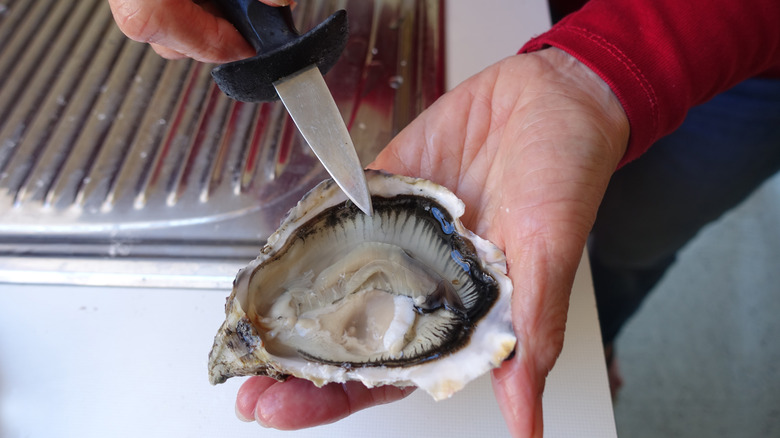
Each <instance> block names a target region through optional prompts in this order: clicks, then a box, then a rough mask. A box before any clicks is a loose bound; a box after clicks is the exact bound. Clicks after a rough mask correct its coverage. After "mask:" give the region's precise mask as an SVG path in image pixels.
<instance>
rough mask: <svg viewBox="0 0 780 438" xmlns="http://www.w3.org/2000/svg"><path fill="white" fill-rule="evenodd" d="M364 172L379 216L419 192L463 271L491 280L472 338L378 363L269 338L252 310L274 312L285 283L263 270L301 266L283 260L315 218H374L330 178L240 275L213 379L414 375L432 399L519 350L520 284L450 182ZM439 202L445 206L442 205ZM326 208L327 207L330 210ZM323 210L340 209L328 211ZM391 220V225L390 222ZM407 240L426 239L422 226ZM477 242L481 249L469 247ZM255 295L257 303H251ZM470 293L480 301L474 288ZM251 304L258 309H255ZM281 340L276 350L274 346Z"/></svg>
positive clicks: (370, 381) (217, 344)
mask: <svg viewBox="0 0 780 438" xmlns="http://www.w3.org/2000/svg"><path fill="white" fill-rule="evenodd" d="M366 176H367V180H368V183H369V189H370V191H371V194H372V197H373V199H374V206H375V213H374V215H373V216H372V217H371V218H372V220H374V219H375V220H378V219H379V218H381V217H383V207H382V205H383V202H385V201H383V200H386V199H407V200H408V199H418V200H421V201H422V202H423V204H424V206H423V207H422V208H418V210H419V211H421V212H422V213H421V214H423V215H427V217H426V218H424V220H427V221H428V222H433V221H434V220H435V223H436V224H437V225H438V226H439V230H438V231H439V234H441V235H442V236H445V235H447V236H449V237H446V238H447V239H449V240H445V241H444V243H445V244H446V245H445V248H444V250H445V251H446V252H445V254H446V257H447V258H450V259H451V260H450V261H449V263H450V264H452V262H454V263H455V264H456V265H457V266H462V267H465V268H466V269H465V270H463V271H464V272H465V274H464V272H461V273H460V274H458V275H471V276H474V275H477V276H481V277H483V278H485V279H486V281H488V282H491V281H492V282H493V284H494V291H493V292H492V295H491V296H490V298H483V297H480V298H479V299H480V300H483V299H486V300H488V301H492V302H487V303H481V304H480V305H481V306H482V308H481V309H479V310H478V311H473V312H471V313H473V314H474V315H471V316H474V319H475V320H473V321H468V322H467V323H466V325H464V326H463V328H462V332H463V333H467V334H468V336H465V341H458V342H455V343H454V347H453V345H448V346H447V348H442V350H443V351H437V352H436V354H433V355H432V354H428V355H427V356H425V357H418V358H416V359H415V360H412V361H411V362H409V363H407V362H405V360H407V359H409V358H411V357H412V356H414V355H411V354H410V355H406V356H404V355H402V356H401V357H400V358H399V357H397V354H396V356H392V355H389V356H388V354H385V359H383V360H373V361H372V362H371V363H370V364H361V363H354V361H344V362H339V361H335V362H334V361H331V363H327V362H328V361H321V360H316V359H312V358H308V359H307V358H306V357H301V356H300V355H296V354H288V353H289V351H279V349H278V348H276V347H274V348H271V346H272V343H273V342H274V340H273V339H272V338H270V337H269V331H268V327H265V324H264V323H263V322H260V319H261V318H262V315H257V314H256V313H258V312H255V311H253V310H252V309H257V308H263V309H265V310H263V311H266V312H267V311H268V307H269V306H270V305H272V304H273V301H274V300H278V298H277V296H279V293H280V292H279V291H275V289H277V287H275V286H274V287H270V286H269V280H268V279H267V278H264V277H263V275H265V272H266V271H268V270H269V269H268V267H269V266H270V265H269V264H271V263H287V264H286V265H284V266H283V267H282V269H275V271H277V272H279V271H282V272H286V271H289V269H288V268H289V267H290V266H294V265H295V263H296V261H295V260H292V258H290V257H288V258H290V259H291V260H290V261H289V262H285V261H284V257H285V253H286V252H287V251H288V250H289V248H290V246H291V245H301V244H302V242H304V241H306V239H307V237H306V236H307V233H311V230H310V229H309V228H308V227H310V226H311V225H310V224H311V223H312V222H317V220H319V223H335V222H334V221H337V220H336V219H334V218H339V217H358V218H359V219H360V220H364V221H365V220H368V217H367V216H364V215H363V214H362V213H360V212H359V210H358V209H357V208H356V207H355V206H354V205H352V204H351V203H350V202H349V201H348V200H347V198H346V196H345V195H344V193H343V192H342V191H341V189H340V188H339V187H338V186H337V185H336V184H335V183H333V181H331V180H326V181H324V182H323V183H321V184H319V185H318V186H317V187H315V188H314V189H312V190H311V191H310V192H309V193H308V194H307V195H306V196H304V198H303V199H302V200H301V201H300V202H299V203H298V205H297V206H296V207H294V208H293V209H291V210H290V212H289V213H288V214H287V216H286V218H285V219H284V220H283V221H282V224H281V226H280V227H279V229H278V230H277V231H276V232H275V233H274V234H273V235H271V236H270V237H269V239H268V242H267V244H266V245H265V247H264V248H263V249H262V253H261V254H260V256H259V257H258V258H257V259H255V260H254V261H253V262H251V263H250V264H249V265H248V266H247V267H246V268H244V269H242V270H241V271H240V272H239V273H238V275H237V276H236V279H235V281H234V287H233V291H232V293H231V294H230V296H229V298H228V300H227V304H226V307H225V311H226V315H227V318H226V320H225V322H224V323H223V324H222V327H220V329H219V331H218V333H217V336H216V338H215V341H214V346H213V348H212V351H211V353H210V355H209V379H210V381H211V383H212V384H216V383H222V382H224V381H225V380H227V379H228V378H230V377H233V376H244V375H265V376H270V377H273V378H276V379H279V380H283V379H285V378H287V377H288V376H290V375H292V376H296V377H299V378H304V379H308V380H310V381H312V382H314V383H315V384H316V385H317V386H322V385H324V384H326V383H329V382H345V381H347V380H357V381H361V382H363V384H365V385H366V386H368V387H373V386H379V385H385V384H392V385H396V386H410V385H415V386H418V387H420V388H422V389H424V390H425V391H426V392H428V393H429V394H430V395H431V396H432V397H433V398H434V399H436V400H441V399H444V398H448V397H450V396H451V395H452V394H453V393H455V392H456V391H458V390H460V389H461V388H463V387H464V386H465V385H466V384H467V383H468V382H469V381H471V380H473V379H475V378H477V377H479V376H480V375H482V374H484V373H486V372H488V371H489V370H490V369H492V368H494V367H497V366H499V365H500V364H501V362H502V361H503V360H504V359H506V358H507V357H508V356H509V355H510V354H511V353H512V351H513V350H514V347H515V343H516V338H515V335H514V333H513V330H512V323H511V317H510V297H511V293H512V284H511V281H510V280H509V278H508V277H507V276H506V275H505V274H506V259H505V256H504V254H503V253H502V252H501V250H499V249H498V248H497V247H496V246H495V245H493V244H492V243H490V242H488V241H486V240H484V239H482V238H480V237H479V236H477V235H475V234H473V233H472V232H470V231H468V230H467V229H465V228H464V227H463V225H462V224H461V222H460V220H459V217H460V216H462V215H463V212H464V204H463V202H462V201H461V200H460V199H458V198H457V197H456V196H455V195H454V194H453V193H451V192H450V191H449V190H447V189H446V188H444V187H442V186H439V185H437V184H435V183H433V182H430V181H427V180H422V179H415V178H409V177H403V176H397V175H389V174H386V173H383V172H378V171H367V173H366ZM431 205H434V206H437V207H436V208H435V210H437V211H436V212H435V214H434V212H433V211H432V210H433V209H432V208H431V207H430V206H431ZM325 211H328V212H329V213H324V212H325ZM442 212H444V214H442ZM323 215H333V216H330V218H329V219H323V217H324V216H323ZM318 218H319V219H318ZM432 218H433V219H432ZM338 220H340V219H338ZM307 224H308V225H307ZM384 225H385V227H387V224H384ZM407 237H408V236H407ZM394 238H397V237H394ZM342 240H349V239H346V238H343V239H342V238H339V239H337V241H338V242H341V241H342ZM407 240H408V241H410V242H411V241H413V240H419V236H417V237H413V238H409V239H407ZM296 242H297V243H296ZM447 245H449V246H447ZM456 245H460V246H457V248H460V249H461V251H458V250H457V248H456ZM464 248H465V249H464ZM308 250H309V249H308V248H307V251H308ZM469 250H470V251H472V252H473V254H471V255H469V254H465V255H464V254H461V252H463V251H469ZM299 269H302V268H299ZM469 269H470V270H469ZM287 275H288V276H301V275H303V272H294V271H293V272H289V273H288V274H287ZM444 276H447V274H444ZM486 276H487V277H486ZM448 278H449V277H448ZM452 282H453V284H458V283H459V280H457V279H455V278H453V279H452ZM255 294H258V295H255ZM263 294H273V295H274V296H272V297H270V298H269V299H270V300H271V303H270V304H269V303H266V304H262V305H258V304H257V303H258V302H263V300H264V299H265V298H263V297H264V295H263ZM489 295H490V294H489ZM250 300H251V301H252V302H253V303H254V304H252V305H250V304H249V303H250ZM468 300H469V301H473V300H472V298H468ZM417 302H418V303H419V302H420V300H418V301H417ZM470 305H471V304H470ZM250 308H251V309H250ZM448 309H449V307H448ZM247 310H250V311H249V312H248V313H250V315H248V314H247ZM417 310H419V309H417ZM260 313H262V311H261V312H260ZM418 313H419V312H418ZM266 319H267V318H266ZM463 337H464V336H461V338H463ZM264 339H265V340H266V341H265V342H264ZM304 341H305V339H304ZM274 349H275V350H276V351H274V352H271V351H269V350H274ZM327 354H328V353H327V352H325V353H322V355H327ZM393 358H395V359H393Z"/></svg>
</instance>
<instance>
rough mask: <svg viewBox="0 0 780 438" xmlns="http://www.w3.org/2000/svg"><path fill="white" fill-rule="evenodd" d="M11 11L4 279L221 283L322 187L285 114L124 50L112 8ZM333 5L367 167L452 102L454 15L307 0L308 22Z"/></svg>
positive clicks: (3, 28) (351, 111) (38, 3)
mask: <svg viewBox="0 0 780 438" xmlns="http://www.w3.org/2000/svg"><path fill="white" fill-rule="evenodd" d="M3 5H4V7H2V8H0V281H14V282H19V281H23V282H58V283H59V282H66V283H67V282H72V283H88V284H139V285H141V284H146V285H156V284H157V283H155V282H154V281H152V282H151V283H149V282H148V281H147V280H148V278H149V276H148V275H147V277H144V272H143V271H145V270H148V268H149V267H151V266H154V270H155V271H156V272H158V273H159V272H166V274H167V275H168V276H169V277H171V278H176V279H178V280H177V281H180V282H181V285H182V286H188V285H190V286H193V287H195V286H197V285H203V284H212V282H204V281H202V280H198V279H197V277H198V276H201V277H203V276H205V277H208V278H211V277H209V276H213V275H216V274H215V272H216V271H219V272H220V274H219V275H223V274H224V271H225V269H224V266H225V265H226V264H227V265H228V266H232V264H235V266H240V265H242V264H243V263H244V262H246V261H247V260H248V259H251V258H253V257H254V256H255V254H256V253H257V251H258V249H259V248H260V246H261V245H262V244H263V243H264V241H265V239H266V238H267V236H268V235H269V234H270V233H271V232H272V231H273V230H274V229H275V228H276V225H277V224H278V223H279V221H280V219H281V217H282V216H283V215H284V213H285V212H286V211H287V210H288V209H289V208H290V207H292V205H293V204H294V203H295V202H296V201H297V200H298V199H299V198H300V197H301V196H302V195H303V194H304V193H305V192H306V191H307V190H308V189H310V188H311V187H313V186H314V185H315V184H316V183H317V182H319V181H320V180H322V179H324V178H325V177H326V176H327V174H326V173H325V171H324V170H323V169H322V167H321V165H320V164H319V162H318V161H317V159H316V157H314V156H313V154H312V153H311V152H310V150H309V148H308V147H306V145H305V143H304V142H303V139H302V138H301V137H300V136H299V134H298V133H297V130H296V129H295V126H294V125H293V124H292V122H291V121H290V119H289V118H288V116H287V114H286V112H285V111H284V108H283V107H282V106H281V104H280V103H278V102H276V103H265V104H246V103H240V102H235V101H231V100H230V99H228V98H226V97H225V96H224V95H222V94H221V93H220V92H219V90H218V89H217V87H216V86H215V85H214V83H213V81H212V80H211V77H210V75H209V73H210V70H211V66H209V65H203V64H200V63H197V62H193V61H188V60H178V61H166V60H163V59H161V58H160V57H159V56H157V55H156V54H155V53H154V52H153V51H152V50H151V49H149V48H148V46H146V45H143V44H139V43H135V42H133V41H130V40H128V39H127V38H125V37H124V36H123V35H122V34H121V33H120V32H119V30H118V29H117V28H116V26H115V25H114V23H113V21H112V18H111V14H110V11H109V9H108V6H107V2H105V1H104V0H83V1H78V2H63V1H56V0H5V1H4V2H3ZM339 8H346V9H347V12H348V14H349V20H350V39H349V42H348V45H347V48H346V50H345V51H344V54H343V55H342V58H341V59H340V60H339V62H338V63H337V65H336V66H335V67H334V68H333V69H332V70H331V72H330V73H329V74H328V75H326V78H325V79H326V81H327V82H328V86H329V87H330V89H331V90H332V92H333V95H334V98H335V99H336V102H337V103H338V106H339V109H340V110H341V112H342V115H343V116H344V119H345V120H346V121H347V124H348V127H349V129H350V134H351V135H352V138H353V140H354V142H355V145H356V147H357V149H358V154H359V156H360V159H361V162H362V163H363V164H364V165H365V164H368V163H369V162H371V160H373V158H374V157H375V156H376V154H377V153H378V152H379V151H380V150H381V148H382V147H383V146H384V145H385V144H387V142H388V141H389V140H390V139H391V138H392V137H393V135H395V134H396V133H397V132H398V131H399V130H400V129H401V128H403V127H404V126H405V125H406V124H407V123H409V121H411V119H413V118H414V117H415V116H416V115H417V114H419V112H420V111H422V110H423V109H424V108H425V107H427V106H428V105H430V104H431V103H432V102H433V101H434V100H435V99H436V98H437V97H438V96H439V95H440V94H441V93H442V92H443V87H444V80H443V79H444V78H443V65H444V64H443V53H444V51H443V45H442V36H443V33H442V23H441V19H442V17H443V13H442V10H441V9H442V5H441V1H440V0H430V1H415V0H406V1H404V0H396V1H390V0H388V1H380V0H377V1H373V2H372V1H365V0H351V1H314V0H311V1H307V2H300V4H299V5H298V7H297V8H296V11H295V16H296V20H298V22H297V23H296V24H297V26H298V28H299V29H308V28H310V27H311V26H312V25H313V24H314V23H317V22H319V21H321V20H323V19H324V18H325V17H326V16H327V15H329V14H330V13H331V12H333V11H334V10H336V9H339ZM107 261H108V262H109V263H107ZM98 262H99V263H98ZM110 262H116V263H110ZM166 263H167V265H166ZM119 264H121V267H117V268H111V266H120V265H119ZM131 265H132V266H138V267H140V268H138V270H139V272H138V275H137V278H136V277H134V276H133V275H131V274H132V273H131V272H128V266H131ZM166 266H168V267H169V268H170V270H168V271H166ZM183 266H186V268H183ZM216 266H219V269H216V268H214V267H216ZM62 269H64V272H60V271H61V270H62ZM97 270H100V275H99V276H96V275H92V276H90V272H93V271H97ZM106 270H108V271H109V272H106ZM110 271H116V272H117V273H121V275H119V274H118V275H117V276H116V277H112V276H111V275H110V274H111V272H110ZM36 272H39V273H49V274H51V273H52V272H57V275H36ZM69 272H70V273H72V274H73V275H70V274H69ZM230 276H232V273H231V275H230ZM97 278H100V280H96V279H97ZM110 278H117V279H119V278H121V280H117V281H110V280H108V279H110ZM133 278H136V279H137V281H134V280H133ZM144 278H146V280H144ZM220 278H222V277H220ZM225 278H226V279H227V281H229V277H225ZM47 279H56V280H47ZM188 279H189V280H188ZM166 281H167V280H166ZM163 284H165V285H167V284H168V283H167V282H159V284H157V285H163ZM201 287H202V286H201Z"/></svg>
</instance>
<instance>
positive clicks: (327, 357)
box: [209, 171, 516, 400]
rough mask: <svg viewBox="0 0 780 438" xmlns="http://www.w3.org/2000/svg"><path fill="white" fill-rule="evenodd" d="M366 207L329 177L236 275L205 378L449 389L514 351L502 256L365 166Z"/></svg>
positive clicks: (404, 186) (439, 191)
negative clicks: (368, 210) (369, 202)
mask: <svg viewBox="0 0 780 438" xmlns="http://www.w3.org/2000/svg"><path fill="white" fill-rule="evenodd" d="M367 180H368V184H369V188H370V191H371V193H372V196H373V203H374V214H373V215H372V216H367V215H364V214H363V213H362V212H360V210H359V209H358V208H357V207H356V206H354V205H352V204H351V203H350V202H349V201H348V200H347V198H346V196H345V195H344V193H343V192H342V191H341V190H340V189H339V188H338V186H336V185H335V184H334V183H333V182H332V181H330V180H328V181H325V182H323V183H321V184H320V185H319V186H317V187H316V188H314V189H313V190H312V191H311V192H309V193H308V194H307V195H306V196H305V197H304V198H303V199H302V200H301V201H300V202H299V203H298V205H297V206H296V207H294V208H293V209H292V210H291V211H290V212H289V213H288V215H287V217H286V218H285V219H284V221H283V222H282V224H281V226H280V228H279V229H278V230H277V231H276V232H275V233H274V234H273V235H272V236H271V237H270V238H269V239H268V243H267V245H266V246H265V247H264V248H263V250H262V254H261V255H260V256H259V257H258V258H257V259H256V260H255V261H253V262H252V263H251V264H250V265H249V266H248V267H247V268H245V269H243V270H242V271H241V272H239V274H238V276H237V278H236V280H235V282H234V289H233V292H232V294H231V295H230V297H229V299H228V302H227V306H226V313H227V319H226V321H225V323H224V324H223V325H222V327H221V328H220V329H219V332H218V334H217V337H216V340H215V342H214V347H213V349H212V352H211V355H210V357H209V378H210V380H211V382H212V383H221V382H224V381H225V380H226V379H227V378H229V377H232V376H242V375H266V376H270V377H274V378H276V379H285V378H286V377H288V376H295V377H298V378H303V379H307V380H310V381H312V382H314V384H315V385H317V386H322V385H324V384H326V383H330V382H339V383H343V382H346V381H350V380H356V381H360V382H362V383H363V384H364V385H366V386H368V387H373V386H379V385H388V384H391V385H396V386H410V385H414V386H418V387H420V388H422V389H424V390H425V391H427V392H428V393H429V394H430V395H431V396H433V398H434V399H436V400H440V399H443V398H447V397H449V396H451V395H452V394H453V393H454V392H456V391H458V390H459V389H461V388H463V387H464V386H465V384H466V383H468V382H469V381H471V380H473V379H475V378H476V377H479V376H480V375H482V374H484V373H486V372H487V371H489V370H490V369H492V368H495V367H497V366H499V365H500V364H501V362H502V361H503V360H504V359H505V358H506V357H508V356H509V355H510V353H511V352H512V351H513V349H514V346H515V343H516V339H515V335H514V333H513V330H512V323H511V314H510V298H511V292H512V284H511V282H510V280H509V278H508V277H507V276H506V275H505V274H506V260H505V257H504V254H503V253H502V252H501V251H500V250H499V249H498V248H497V247H496V246H495V245H493V244H492V243H490V242H488V241H486V240H484V239H481V238H480V237H478V236H476V235H474V234H473V233H471V232H470V231H468V230H466V229H465V228H464V227H463V225H462V224H461V222H460V220H459V217H460V216H461V215H462V214H463V212H464V204H463V202H462V201H460V200H459V199H458V198H457V197H456V196H455V195H454V194H452V193H451V192H450V191H449V190H447V189H446V188H444V187H442V186H439V185H437V184H435V183H432V182H430V181H426V180H422V179H415V178H409V177H403V176H398V175H390V174H386V173H383V172H379V171H368V172H367Z"/></svg>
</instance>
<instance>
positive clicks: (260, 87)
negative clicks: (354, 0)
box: [211, 0, 349, 102]
mask: <svg viewBox="0 0 780 438" xmlns="http://www.w3.org/2000/svg"><path fill="white" fill-rule="evenodd" d="M219 3H220V6H221V7H222V10H223V13H224V14H225V16H226V18H227V19H228V20H230V22H231V23H233V25H234V26H235V27H236V29H238V31H239V32H240V33H241V35H242V36H243V37H244V38H245V39H246V40H247V41H248V42H249V43H250V44H251V45H252V47H253V48H254V49H255V50H256V51H257V55H255V56H254V57H252V58H248V59H243V60H241V61H236V62H231V63H228V64H222V65H220V66H217V67H216V68H214V69H213V70H212V72H211V74H212V76H213V77H214V80H215V81H216V83H217V85H218V86H219V88H220V89H222V91H223V92H225V94H227V95H228V96H230V97H231V98H233V99H236V100H240V101H244V102H260V101H269V100H275V99H278V96H277V94H276V90H275V89H274V87H273V83H274V82H275V81H277V80H279V79H281V78H283V77H286V76H289V75H291V74H293V73H295V72H297V71H299V70H302V69H303V68H305V67H307V66H309V65H311V64H317V66H318V67H319V69H320V71H321V72H322V74H325V73H327V72H328V70H330V68H331V67H333V65H334V64H335V63H336V61H337V60H338V58H339V57H340V56H341V52H343V51H344V47H345V46H346V44H347V37H348V35H349V26H348V23H347V13H346V12H345V11H343V10H340V11H337V12H336V13H334V14H333V15H331V16H330V17H328V18H327V19H325V21H323V22H322V23H320V24H318V25H317V26H315V27H314V28H313V29H312V30H310V31H309V32H307V33H305V34H303V35H300V34H299V33H298V31H297V30H296V29H295V25H294V23H293V19H292V12H291V11H290V7H289V6H285V7H274V6H268V5H266V4H263V3H261V2H259V1H258V0H222V1H220V2H219Z"/></svg>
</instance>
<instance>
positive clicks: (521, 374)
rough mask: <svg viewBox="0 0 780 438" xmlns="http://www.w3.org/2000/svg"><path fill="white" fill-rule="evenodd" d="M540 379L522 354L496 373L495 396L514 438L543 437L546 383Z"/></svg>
mask: <svg viewBox="0 0 780 438" xmlns="http://www.w3.org/2000/svg"><path fill="white" fill-rule="evenodd" d="M544 374H545V373H542V374H541V375H542V376H543V375H544ZM539 376H540V374H539V373H537V372H536V371H535V368H534V367H533V366H529V364H528V363H526V361H525V359H524V358H522V357H521V355H519V354H518V355H515V357H514V358H513V359H512V360H507V361H505V362H504V363H503V365H501V368H498V369H496V370H494V371H493V374H492V382H493V393H494V394H495V397H496V400H497V401H498V405H499V407H500V408H501V413H502V414H503V416H504V419H506V423H507V426H508V427H509V430H510V433H511V435H512V436H527V437H537V436H539V437H541V436H542V432H543V417H542V392H543V389H544V388H543V387H544V379H543V378H542V379H541V380H540V378H539Z"/></svg>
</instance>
